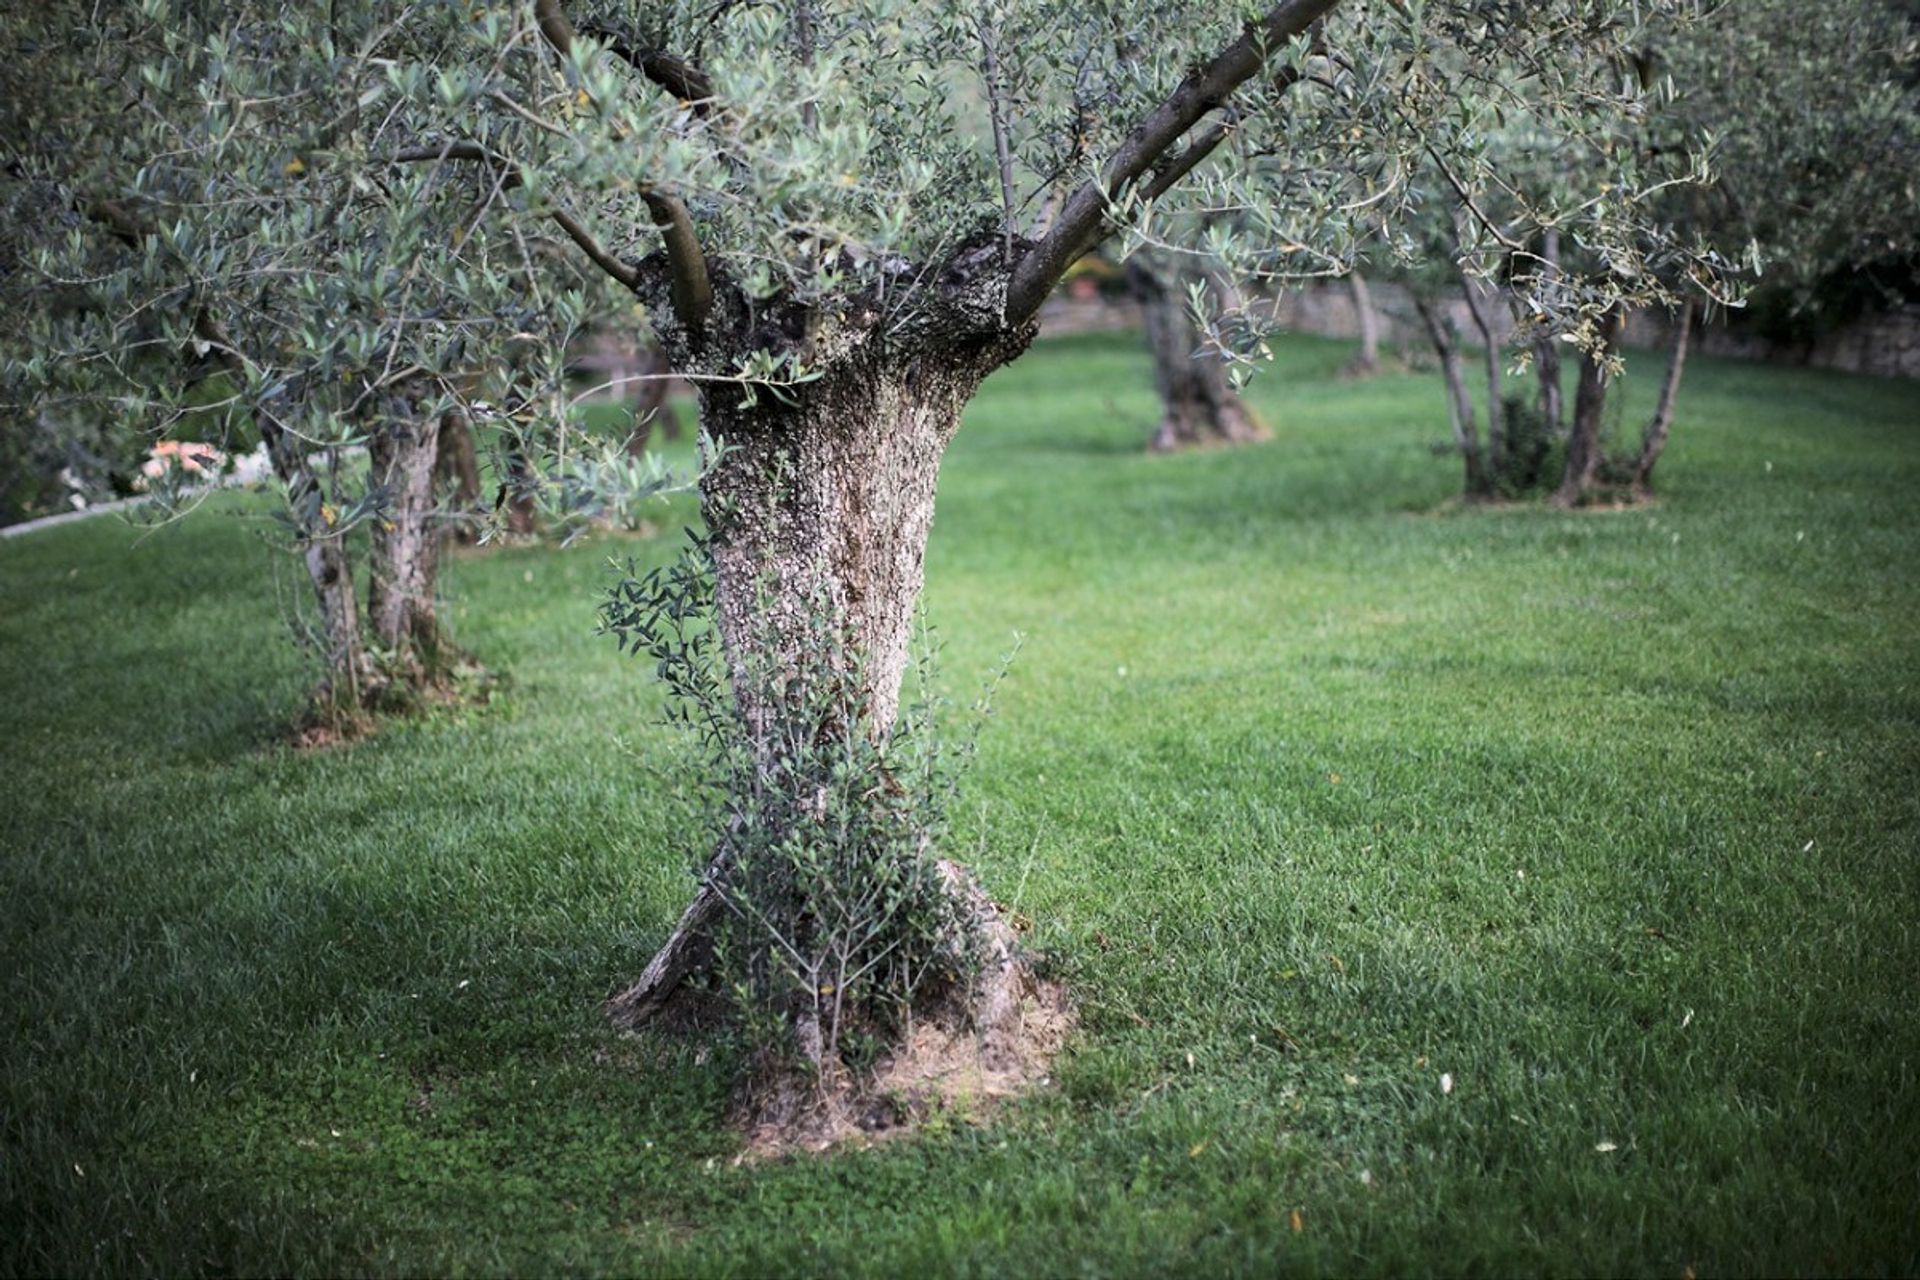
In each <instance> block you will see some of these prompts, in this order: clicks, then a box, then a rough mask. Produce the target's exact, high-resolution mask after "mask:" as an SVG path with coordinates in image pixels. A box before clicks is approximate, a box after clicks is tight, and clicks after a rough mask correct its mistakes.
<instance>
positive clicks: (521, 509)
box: [496, 444, 539, 533]
mask: <svg viewBox="0 0 1920 1280" xmlns="http://www.w3.org/2000/svg"><path fill="white" fill-rule="evenodd" d="M500 504H504V505H505V506H506V509H507V532H509V533H532V532H533V531H534V530H535V529H536V528H537V527H538V524H539V521H538V519H537V517H536V512H535V507H534V501H533V464H532V463H530V462H528V461H527V455H526V454H525V453H523V452H521V451H520V449H519V448H518V447H517V446H514V445H511V444H510V445H508V446H507V482H506V483H505V484H504V485H502V486H501V487H500V497H499V499H498V500H497V502H496V505H500Z"/></svg>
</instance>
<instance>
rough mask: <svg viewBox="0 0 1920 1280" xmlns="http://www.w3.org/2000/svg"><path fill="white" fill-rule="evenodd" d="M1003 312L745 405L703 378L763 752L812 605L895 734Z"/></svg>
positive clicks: (659, 1004)
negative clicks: (936, 527) (949, 451)
mask: <svg viewBox="0 0 1920 1280" xmlns="http://www.w3.org/2000/svg"><path fill="white" fill-rule="evenodd" d="M994 319H995V322H996V323H995V325H994V326H993V327H991V328H990V329H989V331H988V332H987V333H986V334H983V335H981V334H966V333H962V334H959V335H947V336H946V337H945V338H944V340H940V339H936V340H935V341H932V342H927V343H921V344H914V345H912V346H908V347H906V349H892V350H889V349H884V348H878V347H875V348H868V347H865V346H858V347H855V349H854V350H853V351H852V353H851V354H849V355H847V356H844V357H842V358H841V359H839V360H829V361H828V362H827V363H826V367H825V368H823V370H822V373H821V376H820V377H819V378H818V379H816V380H815V381H812V382H808V383H805V384H802V385H799V386H796V387H792V388H788V389H786V390H784V391H783V392H782V394H781V395H780V396H775V395H773V394H771V393H769V392H764V391H763V392H761V393H760V394H759V395H758V396H757V397H756V403H755V404H754V405H753V406H752V407H750V408H745V409H743V408H741V407H740V389H739V388H738V387H736V386H729V385H724V384H722V385H718V386H715V385H714V384H702V393H701V406H700V413H701V420H702V422H703V424H704V426H705V428H706V431H707V433H708V434H709V435H710V436H714V437H718V438H719V439H722V440H724V441H725V442H726V446H727V448H726V451H725V452H724V453H723V454H722V455H721V456H720V457H719V459H718V460H717V461H715V462H714V463H713V465H712V466H710V467H709V468H708V470H707V472H706V474H705V475H704V476H703V478H702V480H701V498H702V508H703V510H704V512H705V514H706V517H707V523H708V528H709V533H710V535H711V537H712V539H713V541H712V555H713V560H714V568H715V604H716V615H717V623H718V627H719V631H720V636H721V642H722V647H723V649H724V650H725V653H726V656H727V660H728V665H729V669H730V671H731V673H732V678H733V688H734V695H735V703H736V706H737V707H738V709H739V712H740V715H741V717H742V719H743V721H744V722H745V724H746V725H747V729H748V733H749V734H750V736H751V738H752V741H753V744H754V748H755V753H756V755H758V754H760V753H761V752H762V751H764V750H771V749H772V745H771V744H776V743H777V742H778V741H779V740H780V737H781V734H780V726H779V716H780V706H781V698H780V696H779V694H778V692H777V691H775V690H772V689H769V688H766V687H763V684H762V682H763V681H765V680H766V679H767V676H766V673H767V672H769V671H781V672H783V673H788V675H789V676H790V677H791V678H806V677H805V674H804V673H805V672H807V671H808V670H809V669H811V668H812V667H814V665H815V664H814V663H812V662H809V661H802V660H800V659H801V657H802V647H803V646H806V645H808V644H810V643H812V642H813V640H812V637H814V636H815V635H816V634H817V624H816V623H814V622H813V621H812V618H813V617H814V616H817V615H816V614H815V611H817V610H820V609H822V608H824V609H825V610H827V611H828V612H829V616H831V617H833V618H834V619H835V620H836V621H837V622H838V623H839V625H841V626H843V627H844V628H845V629H846V632H847V636H848V639H849V640H850V642H851V645H852V647H853V648H854V649H855V650H856V651H857V652H858V653H859V654H860V655H861V663H862V665H861V666H860V668H859V671H858V676H859V690H860V698H861V701H862V703H863V706H862V707H861V708H860V710H861V712H862V718H863V719H864V721H865V724H866V726H867V729H868V731H869V732H871V733H873V734H875V735H885V734H886V733H888V732H890V731H891V729H892V727H893V724H894V720H895V718H896V716H897V714H898V711H899V706H900V686H901V681H902V679H903V677H904V676H905V674H906V669H907V666H908V661H909V647H910V640H911V637H912V631H913V619H914V605H915V602H916V601H917V600H918V598H919V595H920V588H921V585H922V583H923V581H924V577H925V557H926V547H927V537H928V534H929V533H930V532H931V530H932V527H933V510H934V492H935V488H936V486H937V484H938V481H939V474H940V459H941V457H942V455H943V454H944V453H945V451H946V448H947V445H948V443H949V442H951V440H952V439H953V435H954V433H955V432H956V431H957V430H958V429H959V425H960V415H961V412H962V410H964V409H965V407H966V404H967V402H968V401H969V400H970V399H971V398H972V396H973V393H974V392H975V390H977V389H978V387H979V385H980V382H981V380H982V379H984V378H985V377H986V376H987V374H989V373H991V372H992V371H993V370H994V369H996V368H998V367H999V366H1000V365H1001V364H1003V363H1005V362H1006V361H1007V360H1009V359H1011V358H1012V357H1013V356H1014V355H1016V354H1018V352H1019V351H1021V350H1023V349H1024V348H1025V346H1026V344H1027V343H1028V342H1029V341H1031V339H1032V330H1031V327H1030V326H1028V327H1023V328H1022V329H1019V330H1015V331H1011V332H1009V331H1004V330H1002V329H1000V328H999V327H998V325H997V315H996V316H995V318H994ZM833 341H834V339H833V337H831V336H823V338H822V339H821V342H822V344H823V345H824V344H827V343H832V342H833ZM709 358H710V357H709ZM682 367H685V366H684V365H683V366H682ZM768 772H769V773H770V774H771V773H772V772H773V770H772V769H771V768H769V770H768ZM724 857H725V853H724V851H722V852H720V853H718V854H716V859H719V858H724ZM716 869H717V867H716ZM712 879H713V876H712V873H711V872H710V873H709V875H708V876H707V877H706V878H705V880H703V883H702V884H701V887H700V888H699V890H698V891H697V892H696V894H695V896H694V899H693V901H692V903H691V904H689V906H688V907H687V909H686V910H685V911H684V912H683V913H682V915H681V918H680V920H679V922H678V924H677V925H676V926H675V928H674V931H673V933H672V935H671V936H670V937H669V938H668V939H667V941H666V943H665V944H664V945H663V946H662V947H661V948H660V950H659V951H658V952H657V953H656V954H655V955H654V957H653V959H652V960H651V961H650V962H649V963H648V965H647V967H646V969H645V971H644V972H643V973H642V974H641V977H640V980H639V981H638V982H636V983H635V984H634V985H633V986H632V987H630V988H628V989H627V990H626V991H625V992H623V993H621V994H620V995H618V996H616V997H615V998H614V1000H613V1001H612V1002H611V1003H610V1005H609V1010H608V1011H609V1014H610V1016H611V1017H612V1018H613V1020H614V1021H615V1022H616V1023H617V1024H619V1025H622V1026H628V1027H632V1026H637V1025H639V1024H641V1023H643V1022H645V1021H646V1020H647V1019H649V1018H650V1017H652V1016H653V1015H655V1014H657V1013H658V1012H660V1010H661V1009H662V1008H664V1007H665V1005H666V1002H667V1001H668V999H669V998H670V997H671V996H672V995H673V993H674V991H675V989H676V988H677V987H678V986H679V984H680V983H681V982H682V981H683V980H684V979H685V977H686V976H687V975H688V974H689V973H691V972H693V971H694V970H695V969H697V968H699V967H701V966H702V965H704V964H705V962H706V959H707V957H708V955H709V954H710V947H711V937H710V935H711V926H712V924H713V922H714V919H715V917H716V915H717V913H718V912H719V911H720V910H722V904H721V899H720V896H719V894H718V893H717V892H716V891H715V890H714V889H713V888H712V887H711V882H712Z"/></svg>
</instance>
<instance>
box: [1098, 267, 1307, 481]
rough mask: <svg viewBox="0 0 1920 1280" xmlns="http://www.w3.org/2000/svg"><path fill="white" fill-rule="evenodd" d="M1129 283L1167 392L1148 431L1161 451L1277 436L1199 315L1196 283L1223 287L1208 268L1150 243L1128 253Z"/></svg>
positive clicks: (1159, 386) (1156, 376) (1150, 443)
mask: <svg viewBox="0 0 1920 1280" xmlns="http://www.w3.org/2000/svg"><path fill="white" fill-rule="evenodd" d="M1125 270H1126V280H1127V287H1128V290H1129V291H1130V292H1131V293H1132V294H1133V296H1134V298H1135V300H1137V301H1138V302H1139V304H1140V318H1141V321H1142V327H1143V329H1144V330H1145V336H1146V340H1147V355H1148V358H1149V359H1151V360H1152V362H1153V381H1154V387H1155V389H1156V390H1158V392H1159V393H1160V421H1159V422H1158V423H1157V424H1155V426H1154V429H1153V434H1152V435H1151V436H1149V437H1148V439H1147V447H1148V448H1149V449H1151V450H1153V451H1154V452H1156V453H1167V452H1172V451H1174V450H1178V449H1191V448H1198V447H1202V446H1207V445H1228V444H1250V443H1253V442H1255V441H1259V440H1266V439H1268V438H1270V437H1271V436H1272V434H1273V433H1272V432H1271V431H1269V430H1268V429H1267V425H1266V423H1264V422H1262V421H1261V420H1260V415H1259V414H1258V413H1257V412H1256V411H1255V410H1254V408H1253V406H1252V405H1250V404H1248V403H1247V402H1246V401H1245V400H1244V399H1242V398H1241V395H1240V392H1239V390H1238V389H1237V388H1236V387H1235V386H1234V385H1233V381H1232V378H1231V377H1230V370H1229V367H1228V363H1227V361H1226V360H1225V359H1223V358H1222V357H1221V355H1220V353H1219V352H1218V351H1216V350H1214V349H1212V348H1211V346H1210V344H1209V343H1208V340H1207V337H1206V334H1205V332H1204V331H1203V330H1202V328H1201V326H1200V324H1199V323H1198V322H1197V321H1196V319H1195V316H1194V311H1195V308H1194V306H1193V298H1192V294H1191V291H1192V290H1196V289H1198V290H1208V289H1211V288H1215V287H1217V286H1216V285H1215V283H1214V282H1213V281H1212V280H1210V279H1209V278H1208V276H1207V275H1206V274H1205V273H1204V272H1200V273H1196V272H1194V271H1193V270H1192V269H1191V268H1188V269H1186V270H1182V269H1180V264H1177V263H1168V262H1166V261H1162V260H1161V259H1160V256H1159V255H1157V254H1155V253H1153V252H1151V251H1142V252H1139V253H1136V254H1134V255H1133V256H1132V257H1131V258H1128V259H1127V263H1126V268H1125Z"/></svg>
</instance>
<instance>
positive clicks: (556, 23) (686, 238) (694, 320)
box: [533, 0, 713, 335]
mask: <svg viewBox="0 0 1920 1280" xmlns="http://www.w3.org/2000/svg"><path fill="white" fill-rule="evenodd" d="M533 9H534V17H535V18H536V20H537V21H538V22H539V24H540V33H541V34H542V35H543V36H545V37H546V39H547V43H548V44H550V45H552V46H553V48H554V51H555V52H556V53H558V54H560V55H561V56H562V57H566V56H569V55H570V54H572V52H573V24H572V23H571V22H569V21H568V20H567V14H566V11H565V10H564V9H562V8H561V7H560V0H534V5H533ZM649 78H651V77H649ZM702 96H703V97H705V96H709V95H704V94H703V95H702ZM640 197H641V199H642V200H644V201H645V202H646V205H647V212H648V213H650V214H652V215H653V221H654V224H655V225H656V226H658V227H659V228H660V233H661V235H662V237H663V238H664V241H665V245H666V251H667V270H668V273H669V274H670V276H671V278H672V281H673V313H674V316H675V318H677V319H678V320H679V321H680V323H681V325H682V326H683V327H684V328H685V329H686V330H687V332H688V334H690V335H697V334H699V333H700V332H701V330H703V329H705V328H706V325H707V317H708V316H709V315H710V314H711V313H712V311H713V282H712V280H711V279H710V278H709V276H708V274H707V257H706V254H705V253H704V252H703V251H702V250H701V248H700V240H699V237H697V236H696V235H695V234H694V230H693V216H692V215H691V214H690V213H688V212H687V206H686V203H685V202H684V201H682V200H680V199H679V198H677V197H675V196H670V195H667V194H666V193H664V192H662V191H659V190H655V189H651V188H648V187H646V186H645V185H643V186H642V187H641V190H640ZM561 227H562V229H563V230H567V231H568V234H569V235H573V232H572V231H571V230H568V229H567V227H566V224H565V223H562V224H561ZM583 230H584V229H583ZM575 243H577V244H580V243H581V242H580V240H579V237H577V236H576V237H575ZM581 248H582V249H583V250H586V249H587V246H586V245H585V244H581ZM587 252H588V256H590V257H592V256H593V251H592V250H587ZM594 262H595V263H596V264H597V265H599V266H600V267H601V269H602V270H607V267H606V263H605V262H603V261H602V260H601V258H600V257H594ZM627 269H628V270H631V268H627ZM614 278H615V279H620V278H621V277H619V276H615V277H614ZM623 283H626V282H625V281H623ZM629 287H631V286H629Z"/></svg>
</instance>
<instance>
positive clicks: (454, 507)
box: [434, 409, 480, 543]
mask: <svg viewBox="0 0 1920 1280" xmlns="http://www.w3.org/2000/svg"><path fill="white" fill-rule="evenodd" d="M435 454H436V456H435V459H434V476H435V481H436V483H437V484H438V485H439V486H440V487H441V488H442V489H444V490H446V491H447V499H448V506H449V507H450V508H451V516H452V518H451V519H449V520H448V521H447V536H448V537H450V538H452V539H453V540H454V541H456V542H462V543H470V542H472V541H473V540H474V539H475V537H476V536H477V535H476V531H475V527H474V525H475V520H476V517H477V513H478V512H479V509H480V459H479V455H478V453H477V452H476V450H475V449H474V446H473V424H472V423H471V422H470V421H468V419H467V415H466V414H465V413H464V412H462V411H461V410H459V409H449V410H447V412H446V413H445V414H444V415H442V417H441V419H440V441H439V445H438V447H437V448H436V450H435Z"/></svg>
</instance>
